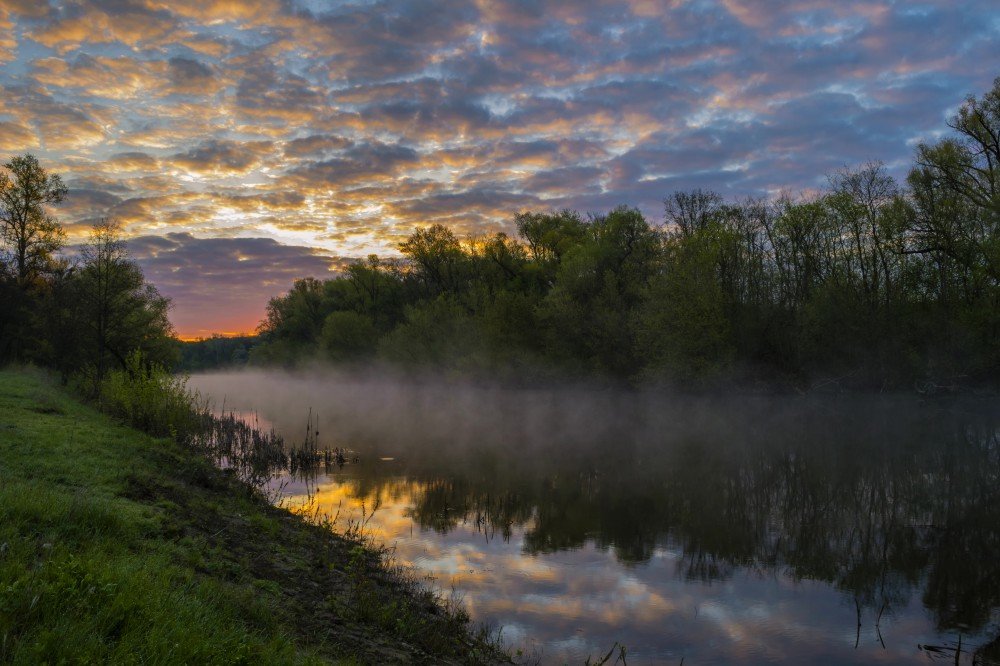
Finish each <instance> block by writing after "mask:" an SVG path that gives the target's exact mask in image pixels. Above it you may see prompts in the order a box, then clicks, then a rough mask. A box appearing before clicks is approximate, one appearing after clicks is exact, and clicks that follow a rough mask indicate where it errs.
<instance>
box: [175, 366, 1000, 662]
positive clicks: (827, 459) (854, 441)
mask: <svg viewBox="0 0 1000 666" xmlns="http://www.w3.org/2000/svg"><path fill="white" fill-rule="evenodd" d="M190 385H191V386H192V387H193V388H196V389H198V390H199V391H200V392H202V394H204V395H206V396H210V397H211V398H212V399H213V400H214V402H215V404H216V405H221V404H223V403H224V404H225V406H226V409H236V410H238V411H241V412H251V411H252V412H256V414H257V415H258V419H259V420H260V422H262V423H265V424H268V425H271V426H273V427H274V428H275V429H276V430H277V431H278V432H279V433H281V434H282V435H283V436H284V437H285V439H286V440H287V441H296V440H301V439H302V438H303V437H304V436H305V432H306V421H307V418H311V420H312V423H313V426H312V428H313V429H314V431H318V433H319V435H318V439H319V443H320V446H324V447H330V448H333V447H344V448H346V449H349V450H350V454H349V456H348V459H347V463H346V464H345V465H343V466H342V467H338V466H333V467H331V468H330V469H329V470H320V471H319V472H318V473H316V474H314V475H310V476H307V477H302V476H301V475H296V476H295V477H292V476H289V475H287V474H285V475H283V476H282V477H280V478H278V479H275V481H274V482H273V483H274V484H275V487H277V486H280V487H281V488H282V493H283V500H282V501H284V502H285V503H286V504H288V505H289V506H295V507H302V506H303V505H304V504H305V503H309V506H308V508H309V510H311V511H318V512H320V513H325V514H329V515H331V516H337V524H339V525H341V526H346V525H348V524H350V523H351V522H354V523H355V524H357V523H361V524H363V526H364V530H365V531H366V533H367V534H368V535H370V536H371V537H372V538H374V539H376V540H377V541H378V542H380V543H382V544H385V545H386V546H388V547H390V548H391V549H392V551H393V554H394V557H395V559H396V560H397V561H398V562H399V563H401V564H404V565H406V566H409V567H412V569H413V570H414V571H415V572H416V573H417V575H419V576H421V577H426V578H427V579H428V580H429V582H430V584H432V585H434V586H435V587H437V588H438V589H439V590H441V592H442V594H443V595H445V596H454V597H456V598H458V599H459V600H461V602H462V603H463V604H464V607H465V608H466V610H467V611H468V612H469V613H470V615H471V616H472V618H473V620H474V621H476V622H481V623H486V624H487V625H489V626H491V627H494V628H495V629H497V630H500V631H501V635H502V638H503V640H504V641H505V643H506V644H507V645H508V646H510V647H511V649H512V650H520V651H521V653H522V655H524V656H525V657H526V658H527V659H528V660H539V661H541V663H564V662H568V663H579V662H582V661H584V660H585V659H586V658H587V657H588V656H590V657H600V656H603V655H604V654H606V653H607V652H608V651H609V650H610V649H611V648H612V646H614V645H615V644H616V643H617V644H618V645H624V646H625V647H626V650H627V653H626V655H627V662H628V664H679V663H680V662H681V660H682V659H683V660H684V664H686V665H688V666H691V665H694V664H731V663H746V664H752V663H761V662H772V663H803V662H809V663H812V664H848V663H858V664H869V663H874V662H880V663H926V662H927V661H928V660H929V659H930V660H932V661H938V660H944V661H940V662H939V663H945V662H947V663H956V661H957V662H958V663H967V664H971V663H976V664H993V663H1000V612H998V609H1000V408H998V404H997V401H996V400H987V399H965V400H956V399H949V400H920V399H918V398H916V397H914V396H878V395H871V396H836V395H828V396H819V397H798V396H780V397H753V396H749V397H748V396H730V397H682V396H677V395H671V394H666V393H662V392H654V391H650V392H629V391H612V390H596V389H587V388H585V387H579V386H575V387H560V388H551V389H544V390H543V389H503V388H498V387H491V386H487V385H482V384H470V383H462V382H458V381H444V380H433V381H432V380H429V379H428V380H424V381H416V380H400V379H393V378H387V377H384V376H378V375H376V374H367V375H366V374H362V373H355V374H343V373H333V372H330V373H326V374H323V375H313V376H305V375H291V374H283V373H267V372H253V371H248V372H233V373H214V374H203V375H195V376H194V377H192V378H191V384H190ZM317 424H318V425H317ZM617 654H618V652H617V651H616V655H617ZM613 660H614V658H612V660H611V661H609V663H611V662H613Z"/></svg>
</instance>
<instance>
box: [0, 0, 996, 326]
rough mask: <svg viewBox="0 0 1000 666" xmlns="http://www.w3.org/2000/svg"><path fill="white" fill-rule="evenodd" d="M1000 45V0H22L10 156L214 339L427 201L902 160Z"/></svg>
mask: <svg viewBox="0 0 1000 666" xmlns="http://www.w3.org/2000/svg"><path fill="white" fill-rule="evenodd" d="M998 54H1000V7H998V5H997V3H996V0H928V1H919V0H916V1H909V0H899V1H893V0H857V1H851V0H788V1H778V0H773V1H772V0H690V1H688V0H574V1H573V2H569V1H562V2H546V1H544V0H497V1H492V0H465V1H461V0H439V1H435V2H419V1H416V0H399V1H393V2H378V1H368V0H360V1H358V2H339V1H336V0H260V1H257V2H241V1H240V0H78V1H72V2H50V3H48V4H47V3H46V0H0V91H2V94H0V159H4V160H5V159H7V158H8V157H9V156H11V155H13V154H17V153H21V152H25V151H28V152H32V153H34V154H36V155H38V157H39V158H40V159H41V160H42V162H43V164H44V165H45V166H46V167H48V168H49V169H50V170H52V171H54V172H56V173H60V174H62V175H63V177H64V178H65V179H66V181H67V184H68V185H69V186H70V188H71V193H70V196H69V197H68V199H67V201H66V202H65V204H64V205H63V206H62V207H61V210H60V219H61V220H62V221H64V222H65V223H66V224H67V225H68V228H69V232H70V235H71V239H74V240H75V239H79V238H81V237H82V236H83V235H85V233H86V227H87V224H88V222H89V221H93V220H94V219H95V218H98V217H102V216H108V217H113V218H117V219H118V220H120V221H121V222H122V223H123V224H124V225H125V229H126V233H127V235H128V237H129V238H130V247H131V249H132V251H133V253H134V254H135V255H136V257H137V258H139V260H140V261H141V263H142V265H143V266H144V268H145V270H146V274H147V277H149V278H150V279H151V280H152V281H153V282H154V283H155V284H157V286H158V287H159V288H160V290H161V291H162V292H163V293H165V294H167V295H169V296H171V297H172V298H173V299H174V303H175V307H174V311H173V321H174V324H175V326H176V327H177V330H178V332H179V333H180V334H181V335H183V336H187V337H191V336H197V335H207V334H209V333H212V332H238V331H247V330H251V329H253V328H254V327H255V325H256V323H257V321H258V320H259V319H260V316H261V315H262V313H263V308H264V305H265V303H266V301H267V298H268V297H270V296H272V295H275V294H278V293H281V292H282V291H284V290H286V289H287V288H288V287H289V286H290V283H291V280H292V279H294V278H295V277H300V276H305V275H315V276H323V275H325V274H326V272H327V271H328V270H330V268H331V267H336V266H337V265H340V264H342V262H343V261H345V260H347V259H348V258H350V257H357V256H363V255H365V254H367V253H370V252H377V253H383V254H388V253H394V252H395V244H396V243H397V242H398V241H399V240H400V238H402V237H404V236H406V235H407V234H408V233H410V232H411V231H412V230H413V229H414V228H415V227H416V226H418V225H426V224H431V223H434V222H441V223H444V224H447V225H450V226H452V227H453V228H455V230H456V231H457V232H459V233H460V234H467V233H477V232H485V231H495V230H498V229H504V228H508V227H509V225H510V221H511V218H512V216H513V213H514V212H516V211H519V210H525V209H532V210H545V209H561V208H566V207H569V208H574V209H578V210H581V211H583V212H598V211H603V210H606V209H608V208H610V207H613V206H615V205H617V204H621V203H625V204H629V205H634V206H638V207H640V208H641V209H642V210H643V211H644V212H645V213H646V214H647V216H648V217H649V218H650V219H651V220H653V221H659V220H660V218H661V217H662V212H661V209H662V203H661V202H662V200H663V198H664V197H665V196H667V195H668V194H669V193H670V192H672V191H674V190H678V189H686V188H691V187H703V188H711V189H715V190H717V191H719V192H720V193H721V194H723V195H725V196H726V197H729V198H736V197H742V196H746V195H764V196H767V195H774V194H776V193H778V192H781V191H787V192H790V193H792V194H795V193H799V192H805V191H809V190H810V189H813V188H816V187H821V186H822V185H823V183H824V182H825V175H826V174H828V173H830V172H831V171H834V170H836V169H838V168H840V167H842V166H844V165H851V164H857V163H860V162H863V161H866V160H871V159H880V160H882V161H884V162H885V163H886V164H887V165H888V167H889V168H890V169H891V170H892V171H893V173H895V174H897V175H899V176H902V175H904V174H905V171H906V165H907V164H908V163H909V161H910V159H911V158H912V155H913V150H914V147H915V145H916V143H918V142H919V141H922V140H933V139H934V138H936V137H938V136H940V135H941V133H942V132H943V131H944V130H946V129H947V127H946V125H945V121H946V119H947V118H948V117H949V116H950V115H951V114H952V113H954V111H955V109H956V108H957V106H958V105H959V104H960V103H961V101H962V100H963V99H964V98H965V97H966V96H967V95H969V94H980V93H982V92H983V91H985V90H987V89H988V88H989V87H990V86H991V82H992V80H993V78H994V77H996V76H998V75H1000V57H998Z"/></svg>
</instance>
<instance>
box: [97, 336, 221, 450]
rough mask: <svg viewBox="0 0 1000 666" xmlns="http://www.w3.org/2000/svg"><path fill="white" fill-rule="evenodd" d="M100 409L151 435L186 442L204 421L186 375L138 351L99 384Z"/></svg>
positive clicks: (201, 408) (203, 413) (199, 403)
mask: <svg viewBox="0 0 1000 666" xmlns="http://www.w3.org/2000/svg"><path fill="white" fill-rule="evenodd" d="M100 402H101V408H102V409H103V410H104V411H106V412H108V413H110V414H112V415H113V416H116V417H118V418H120V419H122V420H123V421H124V422H125V423H127V424H128V425H130V426H132V427H134V428H138V429H139V430H142V431H144V432H147V433H149V434H150V435H153V436H154V437H168V436H169V437H173V438H174V439H177V440H178V441H188V440H189V439H190V438H191V436H193V435H194V434H195V433H196V432H198V431H199V430H200V428H201V427H202V424H203V423H204V422H205V418H204V417H205V414H206V413H207V408H206V406H205V405H204V404H203V403H202V400H201V397H200V395H199V394H198V393H197V392H194V391H191V390H189V389H188V388H187V377H183V376H175V375H172V374H170V373H169V372H167V371H166V370H165V369H164V368H163V367H162V366H160V365H157V364H156V363H148V362H146V360H145V358H144V357H143V355H142V352H139V351H134V352H132V353H131V354H129V356H128V357H127V358H126V363H125V368H124V369H122V370H115V371H113V372H111V373H109V374H108V376H107V377H106V378H105V379H104V381H103V382H102V383H101V390H100Z"/></svg>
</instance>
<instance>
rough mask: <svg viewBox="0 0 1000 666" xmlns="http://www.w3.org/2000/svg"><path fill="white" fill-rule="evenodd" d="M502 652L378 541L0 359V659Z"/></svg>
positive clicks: (400, 657)
mask: <svg viewBox="0 0 1000 666" xmlns="http://www.w3.org/2000/svg"><path fill="white" fill-rule="evenodd" d="M502 660H503V655H502V654H500V653H499V652H498V651H496V650H495V649H494V648H492V647H491V646H490V644H489V643H488V642H486V641H485V640H484V638H483V636H481V635H474V633H473V632H472V631H471V628H470V626H469V623H468V621H467V617H466V616H465V615H464V614H463V613H462V612H461V611H460V610H459V609H456V608H450V607H446V606H445V605H444V604H442V603H441V602H440V601H439V600H437V599H436V598H435V597H434V596H433V595H432V594H430V593H429V592H426V591H424V590H423V589H422V588H421V587H420V586H419V585H417V584H416V583H415V582H413V581H412V580H411V579H410V578H409V577H408V576H407V575H405V573H403V572H400V571H398V570H396V569H393V568H392V567H391V566H388V565H387V564H386V563H385V558H384V554H383V553H379V552H377V551H376V550H374V549H373V548H371V547H369V546H367V545H365V544H363V543H361V542H359V541H357V540H350V539H346V538H343V537H339V536H336V535H334V534H333V533H331V532H330V531H329V530H328V529H324V528H323V527H321V526H317V525H312V524H310V523H308V522H307V521H306V520H304V519H302V518H300V517H297V516H295V515H293V514H291V513H289V512H288V511H285V510H282V509H279V508H275V507H273V506H271V505H270V504H268V503H267V502H266V501H264V500H263V499H261V498H260V497H259V496H258V495H255V494H253V493H251V492H249V491H248V488H247V487H246V486H244V485H243V484H241V483H239V482H238V481H236V480H235V479H234V478H232V477H231V476H230V475H227V474H225V473H224V472H222V471H220V470H218V469H217V468H215V467H214V466H212V465H211V464H210V463H209V462H208V461H207V460H205V459H203V458H202V457H200V456H198V455H197V454H195V453H193V452H191V451H189V450H187V449H185V448H184V447H182V446H180V445H178V444H177V443H175V442H173V441H171V440H168V439H154V438H151V437H148V436H146V435H144V434H142V433H140V432H138V431H136V430H133V429H130V428H127V427H124V426H121V425H118V424H117V423H115V422H114V421H113V420H112V419H110V418H109V417H107V416H105V415H103V414H101V413H99V412H97V411H96V410H95V409H93V408H92V407H90V406H87V405H84V404H82V403H81V402H80V401H78V400H77V399H76V398H75V397H73V396H72V395H71V394H69V393H67V392H66V391H64V390H62V389H60V388H59V387H58V386H56V385H55V383H54V382H52V381H51V380H50V379H49V378H48V377H47V376H46V375H44V374H43V373H41V372H35V371H30V370H10V369H8V370H3V371H0V662H13V663H25V664H28V663H31V664H34V663H43V662H48V663H59V662H63V661H66V662H71V663H75V662H87V663H89V662H114V663H138V662H170V663H430V662H433V663H495V662H497V661H502Z"/></svg>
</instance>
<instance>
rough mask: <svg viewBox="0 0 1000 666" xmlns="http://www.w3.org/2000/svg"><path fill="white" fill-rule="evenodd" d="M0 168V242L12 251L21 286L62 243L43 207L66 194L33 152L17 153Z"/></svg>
mask: <svg viewBox="0 0 1000 666" xmlns="http://www.w3.org/2000/svg"><path fill="white" fill-rule="evenodd" d="M3 166H4V168H5V169H7V171H9V172H10V173H9V174H7V173H4V172H2V171H0V224H2V225H3V228H2V231H3V243H4V246H5V248H7V251H8V252H10V253H11V254H12V255H13V262H14V276H15V278H16V279H17V282H18V283H19V284H20V285H22V286H27V285H28V284H30V283H31V282H32V281H33V280H34V279H35V278H37V277H38V275H39V274H40V273H41V272H42V271H44V270H45V268H46V267H47V266H48V264H49V262H50V261H51V259H52V254H53V253H54V252H56V251H57V250H59V248H61V247H62V245H63V237H64V235H65V234H64V232H63V230H62V228H61V227H60V226H59V224H58V223H57V222H56V221H55V220H54V219H52V217H51V216H50V215H49V214H48V213H47V212H46V209H45V207H46V206H50V205H52V204H56V203H59V202H60V201H62V200H63V197H65V196H66V186H65V185H63V182H62V178H60V177H59V176H58V175H55V174H50V173H48V172H46V171H45V169H43V168H42V167H41V166H40V165H39V164H38V159H36V158H35V157H34V156H33V155H27V154H25V155H20V156H18V157H14V158H11V159H10V161H8V162H6V163H5V164H4V165H3Z"/></svg>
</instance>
